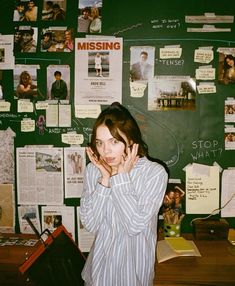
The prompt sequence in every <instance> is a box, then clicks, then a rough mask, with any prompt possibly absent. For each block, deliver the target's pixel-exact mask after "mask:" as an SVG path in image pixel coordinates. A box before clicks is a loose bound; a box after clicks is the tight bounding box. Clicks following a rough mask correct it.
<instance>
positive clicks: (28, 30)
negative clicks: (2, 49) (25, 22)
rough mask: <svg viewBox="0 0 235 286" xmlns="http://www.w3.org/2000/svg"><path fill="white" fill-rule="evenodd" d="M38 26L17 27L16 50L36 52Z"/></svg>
mask: <svg viewBox="0 0 235 286" xmlns="http://www.w3.org/2000/svg"><path fill="white" fill-rule="evenodd" d="M37 36H38V28H36V27H31V26H19V27H16V28H15V34H14V52H15V53H17V52H22V53H36V49H37Z"/></svg>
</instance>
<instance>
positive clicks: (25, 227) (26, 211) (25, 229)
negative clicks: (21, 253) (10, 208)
mask: <svg viewBox="0 0 235 286" xmlns="http://www.w3.org/2000/svg"><path fill="white" fill-rule="evenodd" d="M26 216H27V217H29V219H30V220H31V222H32V224H33V225H34V226H35V228H36V229H37V231H38V232H39V233H41V224H40V219H39V212H38V206H34V205H31V206H29V205H28V206H23V205H22V206H18V217H19V225H20V232H21V233H33V234H34V231H33V229H32V228H31V226H30V225H29V224H28V222H27V220H26Z"/></svg>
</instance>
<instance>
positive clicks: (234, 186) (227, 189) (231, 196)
mask: <svg viewBox="0 0 235 286" xmlns="http://www.w3.org/2000/svg"><path fill="white" fill-rule="evenodd" d="M227 203H228V204H227ZM226 204H227V205H226ZM224 205H226V206H225V207H224V208H222V210H221V217H234V216H235V170H224V171H223V174H222V180H221V207H223V206H224Z"/></svg>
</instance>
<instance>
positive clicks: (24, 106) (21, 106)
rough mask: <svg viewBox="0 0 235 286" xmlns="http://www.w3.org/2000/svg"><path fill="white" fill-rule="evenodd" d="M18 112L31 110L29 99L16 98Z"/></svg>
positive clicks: (31, 104)
mask: <svg viewBox="0 0 235 286" xmlns="http://www.w3.org/2000/svg"><path fill="white" fill-rule="evenodd" d="M17 111H18V112H33V103H32V102H30V101H29V100H27V99H26V100H25V99H19V100H18V107H17Z"/></svg>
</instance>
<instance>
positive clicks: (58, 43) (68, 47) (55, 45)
mask: <svg viewBox="0 0 235 286" xmlns="http://www.w3.org/2000/svg"><path fill="white" fill-rule="evenodd" d="M73 50H74V32H73V29H72V28H65V27H61V28H57V29H53V28H52V27H50V28H44V29H43V30H42V33H41V52H72V51H73Z"/></svg>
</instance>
